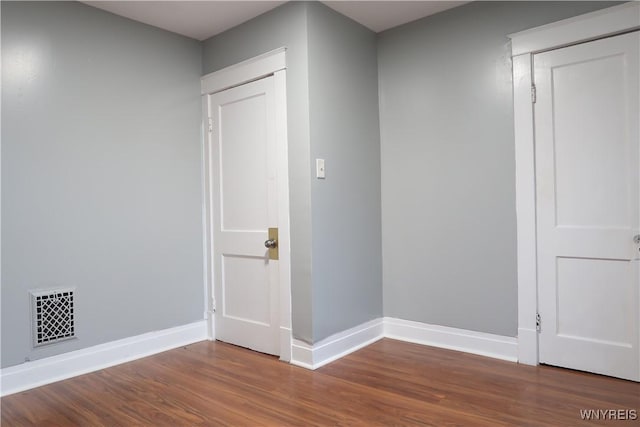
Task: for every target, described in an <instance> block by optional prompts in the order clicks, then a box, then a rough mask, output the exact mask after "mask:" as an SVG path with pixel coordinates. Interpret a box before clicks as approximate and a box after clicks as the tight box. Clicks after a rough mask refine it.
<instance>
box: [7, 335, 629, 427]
mask: <svg viewBox="0 0 640 427" xmlns="http://www.w3.org/2000/svg"><path fill="white" fill-rule="evenodd" d="M0 404H1V405H2V406H1V411H2V416H1V421H2V426H7V427H8V426H138V425H140V426H198V425H201V426H226V425H229V426H261V425H282V426H285V425H296V426H334V425H353V426H355V425H366V426H378V425H380V426H398V425H427V426H449V425H457V426H554V427H555V426H579V425H585V426H593V425H602V424H605V425H629V426H631V425H634V426H635V425H640V421H638V420H628V421H602V420H600V421H598V420H591V421H585V420H582V419H581V417H580V410H588V409H606V410H609V409H616V410H618V409H622V410H634V411H637V412H640V384H638V383H634V382H630V381H624V380H617V379H613V378H608V377H603V376H598V375H590V374H586V373H581V372H576V371H571V370H565V369H559V368H553V367H545V366H541V367H530V366H523V365H518V364H515V363H510V362H503V361H499V360H494V359H490V358H486V357H482V356H475V355H470V354H465V353H459V352H455V351H449V350H443V349H437V348H432V347H425V346H420V345H416V344H410V343H404V342H399V341H394V340H390V339H384V340H381V341H379V342H377V343H375V344H372V345H370V346H369V347H366V348H364V349H362V350H360V351H357V352H355V353H353V354H351V355H349V356H347V357H345V358H343V359H340V360H338V361H336V362H334V363H332V364H330V365H327V366H325V367H323V368H320V369H318V370H316V371H315V372H312V371H308V370H305V369H302V368H298V367H295V366H292V365H289V364H286V363H282V362H279V361H278V360H277V359H275V358H274V357H271V356H267V355H264V354H260V353H254V352H252V351H249V350H245V349H242V348H238V347H235V346H232V345H228V344H224V343H220V342H201V343H197V344H193V345H190V346H187V347H184V348H179V349H176V350H172V351H168V352H165V353H161V354H158V355H155V356H151V357H147V358H144V359H140V360H137V361H134V362H130V363H126V364H123V365H119V366H116V367H113V368H109V369H105V370H101V371H98V372H94V373H91V374H87V375H82V376H80V377H77V378H73V379H70V380H66V381H61V382H58V383H55V384H50V385H47V386H44V387H40V388H38V389H34V390H29V391H26V392H22V393H17V394H14V395H10V396H7V397H4V398H2V400H1V402H0Z"/></svg>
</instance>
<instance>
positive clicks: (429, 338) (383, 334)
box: [291, 317, 518, 369]
mask: <svg viewBox="0 0 640 427" xmlns="http://www.w3.org/2000/svg"><path fill="white" fill-rule="evenodd" d="M381 338H391V339H395V340H399V341H406V342H412V343H415V344H422V345H429V346H432V347H440V348H446V349H449V350H457V351H463V352H465V353H472V354H477V355H480V356H487V357H492V358H494V359H501V360H508V361H510V362H517V361H518V340H517V338H513V337H504V336H501V335H493V334H487V333H483V332H475V331H468V330H465V329H456V328H449V327H446V326H437V325H429V324H426V323H420V322H413V321H410V320H402V319H395V318H392V317H385V318H382V319H376V320H372V321H369V322H366V323H363V324H362V325H359V326H356V327H354V328H351V329H348V330H346V331H343V332H340V333H338V334H335V335H332V336H330V337H328V338H326V339H324V340H322V341H319V342H317V343H315V344H313V345H311V344H307V343H305V342H302V341H299V340H296V339H294V340H293V343H292V346H291V363H292V364H293V365H297V366H301V367H303V368H307V369H317V368H319V367H321V366H324V365H326V364H328V363H330V362H333V361H334V360H337V359H340V358H341V357H344V356H346V355H348V354H350V353H353V352H354V351H356V350H359V349H361V348H363V347H366V346H368V345H369V344H372V343H374V342H376V341H378V340H379V339H381Z"/></svg>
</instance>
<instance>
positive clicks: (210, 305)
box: [200, 48, 291, 361]
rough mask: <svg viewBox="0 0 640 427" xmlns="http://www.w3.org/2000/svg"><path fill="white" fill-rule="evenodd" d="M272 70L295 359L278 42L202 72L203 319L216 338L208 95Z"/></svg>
mask: <svg viewBox="0 0 640 427" xmlns="http://www.w3.org/2000/svg"><path fill="white" fill-rule="evenodd" d="M270 75H273V76H274V85H275V108H276V111H275V116H276V147H277V148H276V149H277V154H276V158H277V162H278V165H277V173H278V195H279V197H278V248H279V260H278V263H279V272H280V285H279V294H280V295H279V301H280V360H285V361H290V360H291V250H290V234H289V160H288V151H287V150H288V142H287V100H286V94H287V90H286V49H285V48H279V49H276V50H273V51H271V52H267V53H265V54H263V55H259V56H256V57H255V58H251V59H249V60H246V61H243V62H240V63H239V64H236V65H232V66H230V67H227V68H224V69H222V70H220V71H215V72H213V73H210V74H207V75H205V76H203V77H202V78H201V80H200V82H201V95H202V132H203V138H202V140H203V145H202V159H203V164H202V170H203V177H202V179H203V225H204V230H205V239H204V266H205V267H204V268H205V272H204V273H205V319H207V320H208V322H207V323H208V328H209V330H208V337H209V339H210V340H214V339H215V330H216V329H215V316H214V315H213V313H214V310H215V297H214V295H215V293H214V292H213V286H214V283H213V277H214V275H213V262H212V259H211V255H212V254H213V253H214V252H213V247H214V245H215V242H214V241H213V227H212V225H213V205H212V201H213V200H212V193H211V189H212V182H213V181H212V180H213V179H214V175H215V173H214V172H215V170H213V168H214V167H215V166H213V162H212V158H211V156H212V150H211V133H210V132H209V117H208V113H209V112H208V109H209V105H208V98H209V95H210V94H213V93H216V92H221V91H223V90H226V89H229V88H232V87H235V86H240V85H242V84H245V83H249V82H251V81H254V80H258V79H260V78H263V77H267V76H270Z"/></svg>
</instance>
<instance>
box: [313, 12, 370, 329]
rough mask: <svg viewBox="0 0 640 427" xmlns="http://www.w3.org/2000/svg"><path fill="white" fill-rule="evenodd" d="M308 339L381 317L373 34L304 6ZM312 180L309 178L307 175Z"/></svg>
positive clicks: (334, 13)
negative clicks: (320, 163)
mask: <svg viewBox="0 0 640 427" xmlns="http://www.w3.org/2000/svg"><path fill="white" fill-rule="evenodd" d="M308 16H309V24H308V28H309V105H310V118H311V127H310V130H311V159H312V164H313V170H312V174H314V173H315V159H316V158H323V159H325V162H326V174H327V175H326V179H324V180H318V179H315V178H314V179H312V181H311V206H312V235H313V243H312V247H313V250H312V254H313V338H314V341H318V340H320V339H322V338H325V337H327V336H329V335H331V334H334V333H336V332H340V331H343V330H345V329H348V328H351V327H353V326H356V325H359V324H361V323H363V322H366V321H367V320H371V319H375V318H379V317H381V316H382V271H381V257H382V252H381V235H380V232H381V225H380V133H379V123H378V73H377V58H376V56H377V53H376V52H377V51H376V35H375V33H373V32H372V31H370V30H368V29H367V28H365V27H363V26H361V25H359V24H357V23H356V22H354V21H351V20H350V19H348V18H346V17H344V16H342V15H340V14H338V13H337V12H335V11H333V10H332V9H329V8H328V7H326V6H324V5H323V4H321V3H319V2H314V3H312V4H310V5H309V15H308ZM314 177H315V175H314Z"/></svg>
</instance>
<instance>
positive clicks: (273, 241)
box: [264, 239, 278, 249]
mask: <svg viewBox="0 0 640 427" xmlns="http://www.w3.org/2000/svg"><path fill="white" fill-rule="evenodd" d="M264 247H265V248H269V249H274V248H276V247H278V241H277V240H276V239H269V240H265V241H264Z"/></svg>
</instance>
